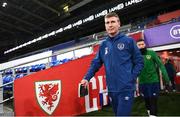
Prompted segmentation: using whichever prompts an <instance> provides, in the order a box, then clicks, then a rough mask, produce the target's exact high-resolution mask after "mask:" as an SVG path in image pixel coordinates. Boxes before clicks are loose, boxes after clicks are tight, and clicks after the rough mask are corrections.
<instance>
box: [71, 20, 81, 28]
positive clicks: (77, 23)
mask: <svg viewBox="0 0 180 117" xmlns="http://www.w3.org/2000/svg"><path fill="white" fill-rule="evenodd" d="M81 24H82V20H79V21H77V22H75V23H74V24H73V25H72V26H73V27H76V26H79V25H81Z"/></svg>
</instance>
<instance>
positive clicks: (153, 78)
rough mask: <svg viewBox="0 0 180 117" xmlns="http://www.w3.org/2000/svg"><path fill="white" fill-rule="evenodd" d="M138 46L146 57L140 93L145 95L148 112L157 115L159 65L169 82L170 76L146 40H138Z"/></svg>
mask: <svg viewBox="0 0 180 117" xmlns="http://www.w3.org/2000/svg"><path fill="white" fill-rule="evenodd" d="M137 46H138V47H139V49H140V51H141V53H142V55H143V58H144V68H143V70H142V71H141V73H140V75H139V76H138V79H139V89H140V93H141V95H142V96H143V97H144V101H145V105H146V109H147V111H148V114H149V115H150V116H157V99H158V95H159V91H160V83H159V75H158V73H159V72H158V71H157V67H158V68H160V70H161V72H162V76H163V78H164V79H165V81H166V82H169V77H168V74H167V72H166V69H165V67H164V65H163V63H162V62H161V60H160V59H159V57H158V56H157V54H156V53H155V52H154V51H153V50H150V49H146V44H145V43H144V40H142V39H140V40H138V41H137Z"/></svg>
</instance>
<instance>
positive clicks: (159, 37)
mask: <svg viewBox="0 0 180 117" xmlns="http://www.w3.org/2000/svg"><path fill="white" fill-rule="evenodd" d="M144 37H145V41H146V44H147V46H148V47H155V46H160V45H168V44H176V43H179V42H180V22H175V23H170V24H166V25H162V26H158V27H153V28H149V29H145V30H144Z"/></svg>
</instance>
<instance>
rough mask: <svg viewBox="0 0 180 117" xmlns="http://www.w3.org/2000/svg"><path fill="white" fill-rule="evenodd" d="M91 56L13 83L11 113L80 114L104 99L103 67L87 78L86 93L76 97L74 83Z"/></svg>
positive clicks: (96, 108) (39, 114)
mask: <svg viewBox="0 0 180 117" xmlns="http://www.w3.org/2000/svg"><path fill="white" fill-rule="evenodd" d="M93 58H94V55H90V56H86V57H83V58H80V59H77V60H73V61H70V62H68V63H65V64H62V65H59V66H55V67H52V68H49V69H46V70H43V71H40V72H37V73H34V74H31V75H28V76H25V77H23V78H20V79H17V80H15V82H14V104H15V106H14V107H15V116H62V115H63V116H67V115H80V114H82V113H87V112H91V111H95V110H98V109H101V105H106V104H107V102H108V98H107V92H106V91H107V89H106V83H105V73H104V68H101V69H100V71H99V72H98V73H97V74H96V75H95V77H93V78H92V79H91V80H90V83H89V86H88V89H89V94H88V95H87V96H85V97H78V86H79V82H80V81H81V80H82V78H83V76H84V75H85V74H86V72H87V70H88V68H89V66H90V62H91V60H92V59H93Z"/></svg>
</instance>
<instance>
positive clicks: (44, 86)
mask: <svg viewBox="0 0 180 117" xmlns="http://www.w3.org/2000/svg"><path fill="white" fill-rule="evenodd" d="M35 91H36V98H37V101H38V103H39V105H40V107H41V108H42V109H43V110H44V111H45V112H46V113H48V114H49V115H51V114H52V113H53V112H54V110H55V109H56V107H57V105H58V103H59V100H60V96H61V81H60V80H55V81H40V82H35Z"/></svg>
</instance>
